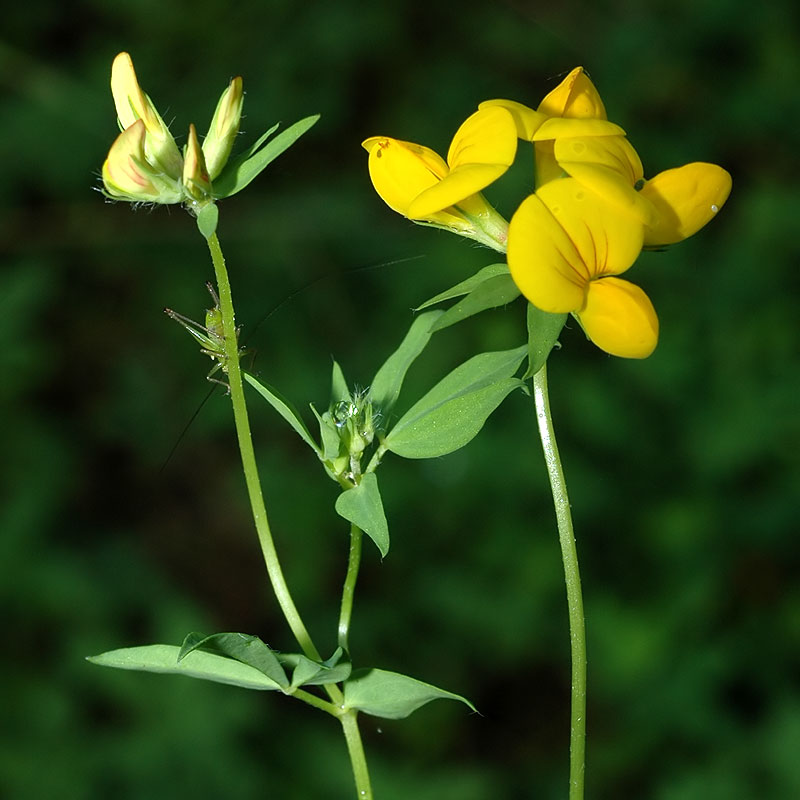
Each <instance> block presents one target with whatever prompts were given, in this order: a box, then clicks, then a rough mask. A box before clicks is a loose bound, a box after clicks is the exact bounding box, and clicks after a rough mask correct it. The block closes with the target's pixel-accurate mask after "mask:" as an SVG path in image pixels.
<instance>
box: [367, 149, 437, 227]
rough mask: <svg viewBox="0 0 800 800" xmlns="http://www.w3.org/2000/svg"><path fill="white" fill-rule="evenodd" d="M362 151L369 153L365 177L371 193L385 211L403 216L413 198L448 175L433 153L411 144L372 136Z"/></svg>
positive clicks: (406, 214)
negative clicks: (373, 191)
mask: <svg viewBox="0 0 800 800" xmlns="http://www.w3.org/2000/svg"><path fill="white" fill-rule="evenodd" d="M363 147H364V148H365V149H366V150H368V151H369V176H370V178H371V179H372V185H373V186H374V187H375V191H376V192H377V193H378V194H379V195H380V196H381V198H382V199H383V201H384V202H385V203H386V205H388V206H389V208H391V209H393V210H394V211H397V212H398V213H400V214H403V215H404V216H408V207H409V206H410V205H411V201H412V200H413V199H414V198H415V197H417V195H419V194H420V193H421V192H423V191H424V190H425V189H428V188H430V187H431V186H435V185H436V184H437V183H439V181H440V180H441V179H442V178H444V177H445V175H447V173H448V172H449V171H450V170H449V168H448V166H447V164H445V162H444V160H443V159H442V158H441V157H440V156H439V155H437V154H436V153H434V152H433V150H430V149H429V148H427V147H422V146H421V145H418V144H413V143H412V142H403V141H400V140H399V139H390V138H389V137H388V136H373V137H371V138H369V139H367V140H366V141H365V142H364V143H363Z"/></svg>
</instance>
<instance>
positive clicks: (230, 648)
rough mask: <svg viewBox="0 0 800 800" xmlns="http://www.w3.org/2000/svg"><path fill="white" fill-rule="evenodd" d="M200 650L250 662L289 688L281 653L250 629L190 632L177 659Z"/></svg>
mask: <svg viewBox="0 0 800 800" xmlns="http://www.w3.org/2000/svg"><path fill="white" fill-rule="evenodd" d="M197 650H202V651H203V652H210V653H214V654H215V655H220V656H223V657H225V658H232V659H233V660H234V661H239V662H241V663H242V664H247V665H248V666H250V667H253V669H257V670H258V671H259V672H261V673H263V674H264V675H266V676H267V677H268V678H269V679H270V680H272V681H274V682H275V683H277V684H278V686H280V687H281V689H283V690H286V689H288V688H289V679H288V678H287V677H286V673H285V672H284V670H283V667H282V666H281V663H280V661H278V657H277V656H276V655H275V653H273V652H272V650H270V648H269V647H268V646H267V645H266V644H264V642H262V641H261V639H259V638H258V636H251V635H250V634H248V633H212V634H211V635H210V636H206V635H205V634H202V633H190V634H189V635H188V636H187V637H186V638H185V639H184V640H183V644H182V645H181V649H180V653H179V654H178V661H179V662H180V661H183V660H184V659H185V658H186V657H187V656H188V655H190V654H191V653H194V652H196V651H197Z"/></svg>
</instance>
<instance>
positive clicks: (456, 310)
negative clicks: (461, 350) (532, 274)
mask: <svg viewBox="0 0 800 800" xmlns="http://www.w3.org/2000/svg"><path fill="white" fill-rule="evenodd" d="M519 295H520V291H519V289H518V288H517V284H516V283H514V280H513V279H512V277H511V275H495V276H494V277H492V278H489V279H488V280H485V281H483V282H482V283H480V284H479V285H478V286H476V287H475V288H474V289H473V290H472V291H471V292H470V293H469V294H468V295H467V296H466V297H464V299H463V300H459V302H458V303H456V304H455V305H453V306H451V307H450V308H448V309H447V311H446V312H445V313H444V314H443V315H442V316H441V317H440V318H439V319H438V320H437V321H436V324H435V325H434V326H433V328H432V331H440V330H442V329H443V328H447V327H449V326H450V325H455V324H456V323H457V322H461V321H462V320H465V319H467V318H468V317H471V316H473V315H475V314H479V313H480V312H481V311H486V309H487V308H497V307H498V306H505V305H508V303H510V302H511V301H512V300H516V299H517V298H518V297H519Z"/></svg>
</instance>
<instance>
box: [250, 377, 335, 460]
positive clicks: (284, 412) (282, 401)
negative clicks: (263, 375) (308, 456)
mask: <svg viewBox="0 0 800 800" xmlns="http://www.w3.org/2000/svg"><path fill="white" fill-rule="evenodd" d="M243 375H244V379H245V380H246V381H247V382H248V383H249V384H250V385H251V386H252V387H253V388H254V389H255V390H256V391H257V392H258V393H259V394H260V395H261V396H262V397H263V398H264V399H265V400H266V401H267V402H268V403H269V404H270V405H271V406H272V407H273V408H274V409H275V410H276V411H277V412H278V413H279V414H280V415H281V416H282V417H283V418H284V419H285V420H286V421H287V422H288V423H289V424H290V425H291V426H292V428H293V430H294V431H295V433H297V435H298V436H299V437H300V438H301V439H302V440H303V441H304V442H305V443H306V444H307V445H308V446H309V447H310V448H311V449H312V450H313V451H314V452H315V453H316V454H317V455H319V454H320V453H321V451H320V448H319V445H318V444H317V443H316V442H315V441H314V440H313V438H312V437H311V434H310V433H309V431H308V428H306V424H305V422H303V419H302V417H301V416H300V414H299V412H298V411H297V409H296V408H295V407H294V406H293V405H292V404H291V403H290V402H289V401H288V400H287V399H286V398H284V397H282V396H281V395H279V394H278V392H277V391H276V390H275V389H273V388H272V387H271V386H268V385H267V384H264V383H260V382H259V381H257V380H256V379H255V378H254V377H253V376H252V375H249V374H248V373H247V372H245V373H243Z"/></svg>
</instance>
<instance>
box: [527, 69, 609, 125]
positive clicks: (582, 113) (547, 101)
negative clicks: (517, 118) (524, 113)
mask: <svg viewBox="0 0 800 800" xmlns="http://www.w3.org/2000/svg"><path fill="white" fill-rule="evenodd" d="M538 110H539V111H541V112H543V113H544V114H547V115H548V116H549V117H594V118H596V119H605V118H606V109H605V106H604V105H603V101H602V100H601V99H600V95H599V94H598V92H597V89H595V87H594V84H593V83H592V82H591V81H590V80H589V77H588V75H587V74H586V73H585V72H584V71H583V67H575V69H573V70H572V72H570V73H569V75H567V77H566V78H564V80H563V81H561V83H560V84H559V85H558V86H556V88H555V89H553V91H552V92H550V93H549V94H548V95H547V96H546V97H545V98H544V100H542V102H541V103H540V104H539V109H538Z"/></svg>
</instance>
